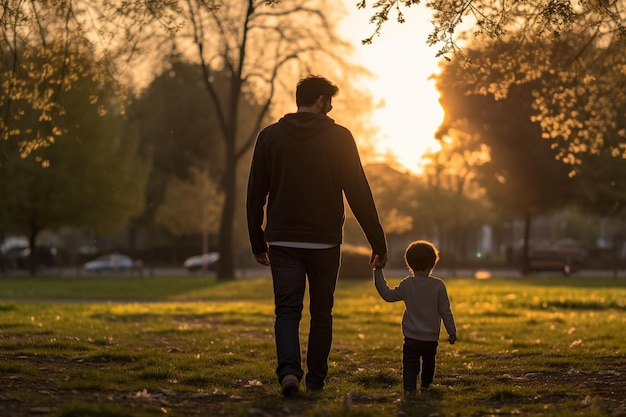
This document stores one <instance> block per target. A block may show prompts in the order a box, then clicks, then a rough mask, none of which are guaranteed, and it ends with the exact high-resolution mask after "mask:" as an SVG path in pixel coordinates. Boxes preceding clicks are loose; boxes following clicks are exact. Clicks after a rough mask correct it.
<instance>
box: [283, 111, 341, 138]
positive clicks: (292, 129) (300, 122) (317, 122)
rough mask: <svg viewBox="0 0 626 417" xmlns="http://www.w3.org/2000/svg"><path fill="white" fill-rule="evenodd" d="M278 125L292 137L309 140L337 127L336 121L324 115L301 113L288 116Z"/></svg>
mask: <svg viewBox="0 0 626 417" xmlns="http://www.w3.org/2000/svg"><path fill="white" fill-rule="evenodd" d="M278 124H279V126H281V127H283V128H284V129H285V130H287V132H289V135H291V136H292V137H294V138H296V139H300V140H307V139H310V138H312V137H316V136H318V135H319V134H320V133H322V132H323V131H325V130H327V129H330V128H332V127H333V126H335V121H334V120H333V119H331V118H330V117H328V116H326V115H323V114H318V113H308V112H301V113H289V114H286V115H285V116H284V117H283V118H281V119H280V120H279V121H278Z"/></svg>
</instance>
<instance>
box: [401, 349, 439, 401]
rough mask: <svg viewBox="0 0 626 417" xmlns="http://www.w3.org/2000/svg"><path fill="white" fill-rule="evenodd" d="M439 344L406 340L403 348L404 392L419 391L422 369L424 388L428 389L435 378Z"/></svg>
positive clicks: (422, 384) (422, 385)
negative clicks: (419, 378)
mask: <svg viewBox="0 0 626 417" xmlns="http://www.w3.org/2000/svg"><path fill="white" fill-rule="evenodd" d="M438 345H439V342H427V341H424V340H415V339H410V338H408V337H405V338H404V346H402V381H403V384H404V391H411V392H414V391H417V377H418V375H419V373H420V362H421V368H422V383H421V387H422V388H428V387H429V386H430V384H431V383H432V382H433V378H434V377H435V363H436V360H435V358H436V356H437V346H438Z"/></svg>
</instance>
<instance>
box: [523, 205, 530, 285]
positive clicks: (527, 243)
mask: <svg viewBox="0 0 626 417" xmlns="http://www.w3.org/2000/svg"><path fill="white" fill-rule="evenodd" d="M532 221H533V220H532V217H531V215H530V210H526V211H525V212H524V246H523V247H522V275H528V274H529V273H530V262H529V261H530V260H529V259H528V256H529V253H530V227H531V225H532Z"/></svg>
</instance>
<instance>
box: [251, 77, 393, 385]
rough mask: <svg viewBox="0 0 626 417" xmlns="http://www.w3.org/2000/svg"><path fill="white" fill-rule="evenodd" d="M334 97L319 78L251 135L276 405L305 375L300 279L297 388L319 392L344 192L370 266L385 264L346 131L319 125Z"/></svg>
mask: <svg viewBox="0 0 626 417" xmlns="http://www.w3.org/2000/svg"><path fill="white" fill-rule="evenodd" d="M337 92H338V88H337V87H336V86H335V85H334V84H332V83H331V82H330V81H328V80H327V79H325V78H323V77H319V76H309V77H306V78H304V79H302V80H300V82H299V83H298V85H297V88H296V104H297V106H298V111H297V112H296V113H291V114H287V115H285V116H284V117H283V118H281V119H280V120H279V121H278V122H277V123H274V124H272V125H270V126H268V127H266V128H265V129H263V130H262V131H261V132H260V133H259V136H258V138H257V142H256V146H255V149H254V156H253V159H252V166H251V170H250V178H249V180H248V199H247V215H248V231H249V234H250V243H251V245H252V252H253V253H254V256H255V258H256V260H257V262H258V263H260V264H262V265H266V266H270V267H271V271H272V279H273V285H274V301H275V305H276V309H275V314H276V321H275V325H274V330H275V336H276V353H277V356H278V366H277V368H276V374H277V375H278V380H279V382H280V383H281V387H282V393H283V395H284V396H292V395H295V394H296V393H297V392H298V389H299V388H298V387H299V383H300V381H301V379H302V377H303V376H304V372H303V370H302V364H301V356H300V340H299V336H298V334H299V325H300V319H301V318H302V308H303V299H304V292H305V288H306V280H307V277H308V282H309V298H310V314H311V325H310V331H309V340H308V349H307V355H306V365H307V373H306V378H305V383H306V388H307V391H313V392H315V391H319V390H321V389H322V388H323V387H324V380H325V378H326V375H327V373H328V356H329V354H330V347H331V342H332V308H333V301H334V298H333V297H334V292H335V284H336V282H337V273H338V270H339V259H340V244H341V241H342V228H343V222H344V203H343V195H344V193H345V197H346V199H347V201H348V203H349V204H350V208H351V209H352V211H353V213H354V215H355V217H356V219H357V220H358V222H359V224H360V225H361V227H362V229H363V231H364V232H365V235H366V237H367V239H368V241H369V243H370V245H371V247H372V258H371V260H370V263H371V264H373V265H374V266H376V267H379V268H383V267H384V266H385V264H386V263H387V245H386V241H385V235H384V232H383V229H382V227H381V225H380V222H379V219H378V213H377V211H376V207H375V205H374V199H373V198H372V193H371V190H370V187H369V184H368V182H367V178H366V177H365V173H364V172H363V167H362V166H361V160H360V157H359V154H358V151H357V147H356V144H355V142H354V138H353V137H352V134H351V133H350V131H349V130H348V129H346V128H344V127H342V126H339V125H337V124H335V122H334V121H333V119H331V118H329V117H328V116H326V114H327V113H328V112H329V111H330V110H331V109H332V98H333V97H334V96H335V95H336V94H337ZM266 202H267V213H266V226H265V230H264V229H263V220H264V208H265V205H266ZM268 246H269V247H268Z"/></svg>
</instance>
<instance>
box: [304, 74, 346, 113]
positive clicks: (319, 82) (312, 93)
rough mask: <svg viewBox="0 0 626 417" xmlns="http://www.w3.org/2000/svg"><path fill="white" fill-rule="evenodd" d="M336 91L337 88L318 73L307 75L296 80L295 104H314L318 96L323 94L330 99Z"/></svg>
mask: <svg viewBox="0 0 626 417" xmlns="http://www.w3.org/2000/svg"><path fill="white" fill-rule="evenodd" d="M338 91H339V88H338V87H337V86H336V85H335V84H333V83H331V82H330V81H328V80H327V79H326V78H324V77H321V76H319V75H309V76H308V77H305V78H302V79H301V80H300V81H298V85H297V87H296V105H297V106H298V107H302V106H311V105H313V104H315V101H316V100H317V99H318V98H319V96H324V99H326V100H330V99H331V98H332V97H334V96H335V95H336V94H337V92H338Z"/></svg>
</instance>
